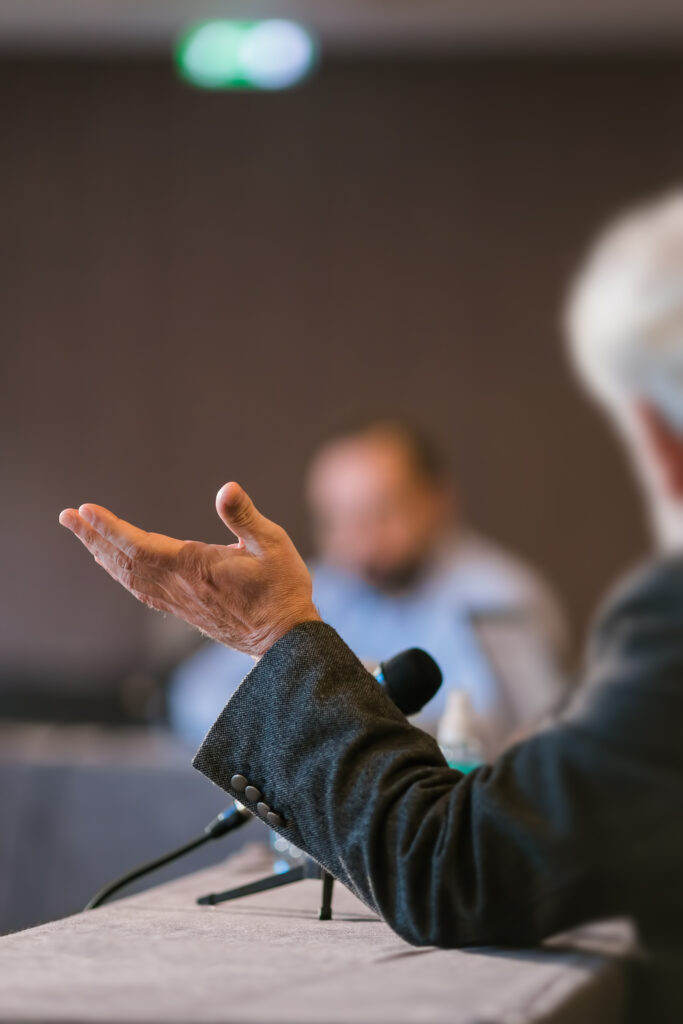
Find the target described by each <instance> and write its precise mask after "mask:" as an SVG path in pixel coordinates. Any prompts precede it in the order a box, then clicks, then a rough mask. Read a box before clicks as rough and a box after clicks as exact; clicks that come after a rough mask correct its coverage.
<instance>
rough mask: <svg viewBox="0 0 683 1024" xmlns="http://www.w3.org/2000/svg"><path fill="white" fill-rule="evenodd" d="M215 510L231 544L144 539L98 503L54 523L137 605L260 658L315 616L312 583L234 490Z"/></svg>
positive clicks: (276, 530)
mask: <svg viewBox="0 0 683 1024" xmlns="http://www.w3.org/2000/svg"><path fill="white" fill-rule="evenodd" d="M216 510H217V512H218V515H219V516H220V517H221V519H222V520H223V522H224V523H225V525H226V526H227V527H228V529H230V530H231V531H232V533H233V534H234V535H235V536H236V537H237V542H236V543H233V544H227V545H223V544H203V543H201V542H200V541H190V540H187V541H182V540H175V539H174V538H173V537H166V536H165V535H163V534H160V533H146V532H145V531H144V530H140V529H138V528H137V527H135V526H132V525H131V524H130V523H127V522H125V520H123V519H119V518H118V517H117V516H115V515H114V514H113V513H112V512H110V511H108V509H105V508H102V507H101V506H100V505H91V504H87V505H81V506H80V508H79V509H73V508H70V509H65V510H64V511H63V512H62V513H61V515H60V517H59V521H60V523H61V524H62V526H65V527H66V528H67V529H69V530H71V531H72V533H74V534H75V535H76V536H77V537H78V539H79V540H80V541H81V542H82V543H83V544H84V546H85V547H86V548H87V549H88V551H90V553H91V554H92V555H93V557H94V558H95V561H96V562H97V563H98V564H99V565H101V566H102V568H103V569H106V571H107V572H108V573H109V575H110V576H112V577H113V578H114V579H115V580H117V581H118V582H119V583H120V584H121V585H122V586H124V587H125V588H126V589H127V590H129V591H130V593H131V594H133V596H134V597H137V599H138V600H139V601H142V602H143V604H146V605H148V607H150V608H156V609H157V610H159V611H164V612H170V613H171V614H173V615H175V616H176V617H177V618H181V619H184V620H185V621H186V622H189V623H190V624H191V625H193V626H195V627H196V628H197V629H199V630H201V632H202V633H204V634H205V635H206V636H209V637H211V638H212V639H214V640H217V641H219V643H223V644H226V645H227V646H229V647H234V648H235V649H236V650H238V651H243V652H245V653H246V654H252V655H254V656H256V657H260V656H261V655H262V654H264V653H265V652H266V651H267V650H268V648H269V647H271V646H272V645H273V644H274V643H275V642H276V640H279V638H280V637H281V636H284V634H285V633H287V632H289V630H290V629H292V627H293V626H296V625H298V624H299V623H301V622H308V621H311V620H316V619H319V618H320V616H319V615H318V613H317V611H316V608H315V606H314V604H313V599H312V584H311V577H310V575H309V572H308V570H307V568H306V566H305V564H304V562H303V560H302V558H301V556H300V555H299V553H298V551H297V550H296V548H295V547H294V544H293V543H292V541H291V540H290V538H289V536H288V535H287V533H286V532H285V531H284V530H283V529H282V527H280V526H278V525H277V524H276V523H273V522H271V521H270V520H269V519H266V518H265V516H262V515H261V513H260V512H258V511H257V509H256V508H255V507H254V504H253V502H252V501H251V499H250V498H249V497H248V496H247V494H246V493H245V492H244V491H243V490H242V488H241V487H240V486H239V484H236V483H229V484H225V486H224V487H222V488H221V489H220V491H219V492H218V494H217V496H216Z"/></svg>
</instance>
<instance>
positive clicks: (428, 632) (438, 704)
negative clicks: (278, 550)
mask: <svg viewBox="0 0 683 1024" xmlns="http://www.w3.org/2000/svg"><path fill="white" fill-rule="evenodd" d="M312 573H313V597H314V601H315V603H316V606H317V608H318V610H319V611H320V614H321V616H322V618H323V619H324V620H325V621H326V622H329V623H330V625H332V626H333V627H334V628H335V629H336V630H337V632H338V633H339V634H340V636H341V637H342V639H343V640H345V641H346V643H347V644H348V645H349V647H350V648H351V649H352V650H353V651H354V652H355V653H356V655H357V656H358V657H359V658H360V659H361V661H363V662H364V663H366V664H367V665H368V667H370V668H374V667H375V666H376V665H377V664H378V663H379V662H380V661H385V660H386V659H388V658H390V657H392V655H394V654H397V653H398V652H399V651H402V650H405V649H406V648H409V647H422V648H423V649H424V650H426V651H427V652H428V653H429V654H431V655H432V657H433V658H434V659H435V660H436V661H437V662H438V664H439V666H440V668H441V671H442V673H443V677H444V681H443V684H442V686H441V688H440V690H439V691H438V693H437V694H436V696H435V697H434V698H433V699H432V700H431V701H430V702H429V704H428V705H426V707H425V708H424V709H423V711H422V712H421V713H420V715H419V716H418V717H417V719H415V720H416V721H417V723H418V724H420V725H421V726H423V727H424V728H428V729H429V730H430V731H434V728H435V726H436V722H437V721H438V719H439V718H440V717H441V715H442V714H443V711H444V708H445V704H446V700H447V695H448V693H449V692H450V691H451V690H454V689H458V690H465V691H466V692H467V694H468V695H469V698H470V701H471V704H472V707H473V710H474V712H475V714H476V715H478V716H479V717H481V718H482V719H484V720H486V719H493V718H494V717H495V715H496V712H497V708H498V705H499V703H500V700H501V686H500V679H499V674H500V673H499V671H498V670H497V669H494V667H493V665H492V664H491V661H490V658H489V657H488V656H486V655H485V653H484V650H483V648H482V645H481V642H480V639H479V637H478V635H477V631H476V629H475V628H474V627H473V624H472V623H473V617H477V616H482V615H484V616H486V615H489V614H490V615H501V614H503V615H505V614H512V615H515V616H518V619H516V620H515V621H517V622H518V625H517V626H515V630H516V631H517V632H518V639H519V644H521V645H522V646H523V647H524V648H525V652H526V653H530V649H531V648H534V650H533V651H531V653H532V654H533V658H531V659H529V658H528V657H527V658H525V662H526V666H527V667H526V669H525V671H526V675H527V677H528V675H529V673H530V670H529V668H528V666H529V665H530V664H531V663H532V662H533V664H534V665H537V666H538V665H541V666H543V667H542V668H541V669H540V671H537V670H534V671H535V673H536V675H537V676H539V678H537V679H535V680H531V679H529V678H526V679H525V680H524V685H525V686H527V687H528V686H534V687H536V688H539V687H540V689H541V690H547V698H548V699H547V701H546V704H548V705H550V704H551V703H552V701H553V700H554V699H556V696H557V679H558V673H557V668H556V665H557V658H556V655H557V653H558V648H559V646H560V645H561V635H562V630H563V624H562V620H561V616H560V614H559V612H558V608H557V605H556V604H555V602H554V600H553V598H552V597H551V596H550V595H549V592H548V591H547V589H546V588H545V586H544V584H543V583H542V582H541V581H540V580H539V578H538V577H537V576H536V575H535V574H534V573H532V572H531V571H530V570H529V569H528V568H526V567H525V566H524V565H522V564H521V563H520V562H519V561H517V560H516V559H513V558H511V557H510V556H509V555H507V554H506V553H504V552H502V551H500V550H499V549H498V548H497V547H495V546H494V545H492V544H490V543H489V542H487V541H484V540H482V539H480V538H477V537H475V536H471V535H469V536H466V537H465V538H463V539H461V540H457V541H456V540H450V541H449V542H448V543H446V544H445V545H443V546H442V547H441V548H440V549H439V551H438V552H437V553H436V556H435V558H434V559H433V562H432V564H431V568H430V569H428V570H427V571H426V572H425V573H424V574H423V576H422V578H421V579H420V581H419V582H418V583H417V584H416V585H415V586H413V587H412V588H411V589H409V590H406V591H405V592H404V593H399V594H396V593H394V594H388V593H384V592H382V591H379V590H377V589H375V588H373V587H371V586H370V585H368V584H367V583H365V582H364V581H363V580H361V579H359V578H358V577H356V576H353V575H351V574H349V573H346V572H343V571H341V570H339V569H336V568H332V567H330V566H328V565H325V564H318V565H314V566H313V567H312ZM252 667H253V661H252V659H251V658H250V657H249V656H247V655H244V654H239V653H237V652H236V651H233V650H231V649H229V648H227V647H224V646H223V645H221V644H214V643H212V644H207V645H206V646H204V647H203V648H201V649H200V650H199V651H198V652H197V653H196V654H195V655H193V656H192V657H191V658H189V659H188V660H187V661H185V662H184V663H182V664H181V665H180V666H179V667H178V668H177V669H176V671H175V673H174V675H173V677H172V679H171V685H170V690H169V711H170V717H171V724H172V727H173V728H174V729H175V731H176V732H177V733H178V734H179V735H180V736H181V737H182V738H183V739H185V740H186V741H187V742H188V743H189V744H190V745H192V746H196V745H197V744H199V743H200V742H201V740H202V739H203V737H204V735H205V733H206V732H207V730H208V729H209V727H210V726H211V724H212V723H213V722H214V721H215V719H216V717H217V716H218V714H219V713H220V711H221V710H222V708H223V706H224V705H225V703H226V701H227V700H228V698H229V697H230V696H231V695H232V693H233V692H234V691H235V689H236V688H237V686H238V685H239V683H240V681H241V680H242V678H243V677H244V676H245V675H246V674H247V672H249V671H250V669H251V668H252ZM537 703H538V702H537ZM540 703H541V704H543V699H541V701H540ZM516 724H519V723H516Z"/></svg>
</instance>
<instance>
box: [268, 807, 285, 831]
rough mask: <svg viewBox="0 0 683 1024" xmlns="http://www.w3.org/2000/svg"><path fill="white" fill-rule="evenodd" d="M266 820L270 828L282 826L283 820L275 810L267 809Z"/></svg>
mask: <svg viewBox="0 0 683 1024" xmlns="http://www.w3.org/2000/svg"><path fill="white" fill-rule="evenodd" d="M266 822H267V824H268V825H270V827H271V828H282V826H283V825H284V821H283V820H282V818H281V817H280V815H279V814H276V813H275V811H268V814H266Z"/></svg>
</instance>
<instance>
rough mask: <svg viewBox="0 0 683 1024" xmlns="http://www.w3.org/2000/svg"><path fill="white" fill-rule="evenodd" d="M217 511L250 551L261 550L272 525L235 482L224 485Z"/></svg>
mask: <svg viewBox="0 0 683 1024" xmlns="http://www.w3.org/2000/svg"><path fill="white" fill-rule="evenodd" d="M216 511H217V512H218V515H219V516H220V517H221V519H222V520H223V522H224V523H225V525H226V526H227V527H228V529H229V530H232V532H233V533H234V534H235V536H236V537H238V538H239V539H240V540H241V541H242V542H243V543H244V545H245V547H246V548H247V549H248V550H250V551H254V550H258V549H259V548H260V546H261V543H262V541H264V540H265V539H266V535H267V533H268V528H269V527H270V526H271V525H272V524H271V522H270V520H269V519H266V517H265V516H262V515H261V513H260V512H259V511H258V509H257V508H256V506H255V505H254V503H253V501H252V500H251V498H250V497H249V495H248V494H247V493H246V491H244V490H243V489H242V488H241V487H240V485H239V484H236V483H235V482H234V481H233V482H232V483H229V484H223V486H222V487H221V489H220V491H219V492H218V494H217V495H216Z"/></svg>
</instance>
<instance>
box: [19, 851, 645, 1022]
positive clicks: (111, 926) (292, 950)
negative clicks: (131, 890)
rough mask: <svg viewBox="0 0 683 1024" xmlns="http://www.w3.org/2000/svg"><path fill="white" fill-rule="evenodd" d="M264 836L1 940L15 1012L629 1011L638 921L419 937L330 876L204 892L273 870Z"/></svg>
mask: <svg viewBox="0 0 683 1024" xmlns="http://www.w3.org/2000/svg"><path fill="white" fill-rule="evenodd" d="M269 865H270V860H269V858H268V854H267V851H266V850H265V848H263V847H261V846H257V847H254V846H253V845H250V846H249V847H247V848H245V849H244V850H242V851H241V852H240V853H238V854H236V855H234V856H232V857H231V858H230V859H229V860H228V861H226V862H225V864H222V865H219V866H217V867H213V868H210V869H208V870H204V871H202V872H197V873H194V874H191V875H188V876H187V877H185V878H183V879H181V880H179V881H175V882H171V883H168V884H165V885H163V886H160V887H158V888H155V889H150V890H149V891H147V892H145V893H142V894H138V895H135V896H132V897H130V898H127V899H123V900H120V901H118V902H116V903H114V904H111V905H109V906H105V907H103V908H101V909H100V910H96V911H91V912H89V913H85V914H78V915H76V916H74V917H71V918H67V919H65V920H61V921H56V922H53V923H51V924H47V925H43V926H41V927H38V928H34V929H31V930H29V931H25V932H20V933H17V934H15V935H10V936H6V937H4V938H2V939H0V1021H3V1022H6V1021H13V1022H24V1024H26V1022H35V1021H41V1022H42V1021H44V1022H52V1021H54V1022H58V1021H66V1020H68V1021H70V1022H74V1024H80V1022H97V1024H99V1022H102V1024H104V1022H106V1024H116V1022H119V1021H120V1022H124V1021H126V1022H130V1021H135V1022H138V1024H147V1022H171V1024H173V1022H178V1021H184V1022H187V1021H193V1022H198V1024H205V1022H206V1024H218V1022H229V1024H274V1022H282V1024H431V1022H434V1024H442V1022H443V1024H484V1022H485V1024H495V1022H499V1024H531V1022H539V1024H540V1022H541V1021H542V1022H544V1024H549V1022H552V1024H571V1022H574V1021H576V1022H580V1024H616V1022H621V1021H624V1020H626V1019H627V1018H626V1012H627V1005H628V1001H629V988H628V986H629V970H628V966H629V955H630V951H631V949H632V941H633V937H632V934H631V932H630V930H629V929H628V927H627V926H626V925H625V924H624V923H619V922H617V923H613V922H612V923H607V924H605V925H601V926H594V927H592V928H586V929H581V930H578V931H575V932H572V933H571V934H570V936H568V937H562V938H558V939H555V940H553V942H551V943H550V944H549V945H547V946H545V947H543V948H539V949H533V950H501V949H498V950H495V949H479V950H437V949H431V948H430V949H417V948H413V947H411V946H409V945H407V944H406V943H404V942H402V941H401V940H400V939H399V938H397V937H396V936H395V935H394V934H393V933H392V932H391V931H390V929H389V928H388V927H387V926H386V925H385V924H384V923H383V922H381V921H380V920H379V919H378V918H377V917H375V915H373V914H372V913H371V912H369V911H368V910H367V908H365V907H364V906H363V904H361V903H360V902H358V900H356V898H355V897H354V896H352V895H351V893H349V892H348V891H347V890H346V889H344V888H343V887H342V886H340V885H337V886H335V894H334V910H335V913H334V919H333V920H332V921H330V922H322V921H319V920H317V916H316V915H317V909H318V907H319V903H320V883H319V882H318V881H315V880H307V881H303V882H299V883H297V884H295V885H291V886H287V887H285V888H281V889H277V890H273V891H271V892H268V893H260V894H258V895H253V896H249V897H247V898H245V899H242V900H239V901H235V902H231V903H223V904H220V905H219V906H216V907H204V906H198V905H197V903H196V898H197V897H198V896H200V895H202V894H204V893H206V892H211V891H216V890H222V889H225V888H227V887H229V886H232V885H240V884H243V883H245V882H247V881H251V880H253V879H254V878H256V877H260V876H261V875H262V874H266V873H268V869H269Z"/></svg>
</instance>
